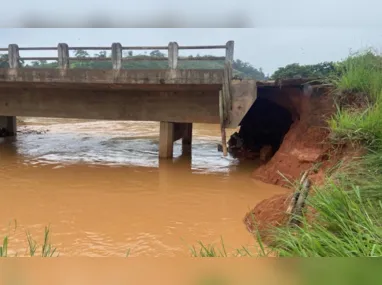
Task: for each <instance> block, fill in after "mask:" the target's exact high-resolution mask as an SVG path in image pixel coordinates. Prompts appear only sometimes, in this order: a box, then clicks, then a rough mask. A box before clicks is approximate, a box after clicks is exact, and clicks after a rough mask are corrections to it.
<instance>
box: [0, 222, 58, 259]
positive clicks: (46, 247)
mask: <svg viewBox="0 0 382 285" xmlns="http://www.w3.org/2000/svg"><path fill="white" fill-rule="evenodd" d="M16 228H17V224H16V223H15V231H16ZM50 233H51V232H50V227H49V226H46V227H45V230H44V240H43V242H42V244H41V254H40V256H41V257H53V256H59V255H58V254H57V255H55V253H56V248H55V247H53V245H52V244H51V242H50V236H51V234H50ZM26 237H27V242H28V245H27V249H26V251H25V256H30V257H32V256H36V252H37V250H38V248H39V246H38V243H37V241H36V240H35V239H34V238H33V237H32V235H31V233H30V232H29V231H26ZM9 240H10V238H9V236H5V237H4V239H3V245H2V246H0V257H12V256H14V257H17V256H18V253H17V252H16V253H15V254H14V255H9V254H8V246H9Z"/></svg>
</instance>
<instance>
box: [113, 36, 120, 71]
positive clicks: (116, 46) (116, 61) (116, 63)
mask: <svg viewBox="0 0 382 285" xmlns="http://www.w3.org/2000/svg"><path fill="white" fill-rule="evenodd" d="M111 62H112V64H113V69H116V70H119V69H121V68H122V45H121V44H120V43H113V44H112V45H111Z"/></svg>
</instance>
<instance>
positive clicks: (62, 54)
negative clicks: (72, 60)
mask: <svg viewBox="0 0 382 285" xmlns="http://www.w3.org/2000/svg"><path fill="white" fill-rule="evenodd" d="M57 51H58V67H59V68H60V69H68V68H69V46H68V45H67V44H65V43H60V44H58V46H57Z"/></svg>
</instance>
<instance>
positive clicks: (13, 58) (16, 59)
mask: <svg viewBox="0 0 382 285" xmlns="http://www.w3.org/2000/svg"><path fill="white" fill-rule="evenodd" d="M206 49H224V50H225V56H220V57H219V56H198V57H190V56H188V57H182V56H179V50H206ZM79 50H83V51H89V50H93V51H95V50H99V51H111V56H103V57H99V56H97V57H94V56H93V57H91V56H90V57H89V56H86V57H78V56H76V57H73V56H70V55H69V51H79ZM126 50H131V51H133V50H158V51H160V50H167V51H168V56H167V57H166V56H164V57H155V56H129V57H124V56H123V51H126ZM4 51H6V52H8V56H7V57H3V58H2V59H0V61H2V62H4V61H7V62H8V65H9V68H18V67H20V61H21V60H40V61H41V60H44V61H57V62H58V68H62V69H67V68H70V62H71V61H77V62H78V61H111V62H112V68H113V69H121V68H122V63H123V62H127V61H143V60H145V61H168V67H169V68H170V69H176V68H177V67H178V62H179V61H185V60H186V61H192V60H198V61H199V60H208V61H211V60H220V61H224V62H225V65H229V66H231V65H232V62H233V52H234V42H233V41H228V42H227V43H226V44H225V45H208V46H179V45H178V44H177V43H176V42H170V43H169V44H168V46H122V45H121V44H120V43H113V44H112V45H111V46H109V47H107V46H104V47H90V46H84V47H69V46H68V45H67V44H65V43H60V44H58V46H57V47H19V46H18V45H16V44H10V45H9V46H8V48H0V52H4ZM20 51H57V56H56V57H40V56H37V57H36V56H32V57H22V56H20Z"/></svg>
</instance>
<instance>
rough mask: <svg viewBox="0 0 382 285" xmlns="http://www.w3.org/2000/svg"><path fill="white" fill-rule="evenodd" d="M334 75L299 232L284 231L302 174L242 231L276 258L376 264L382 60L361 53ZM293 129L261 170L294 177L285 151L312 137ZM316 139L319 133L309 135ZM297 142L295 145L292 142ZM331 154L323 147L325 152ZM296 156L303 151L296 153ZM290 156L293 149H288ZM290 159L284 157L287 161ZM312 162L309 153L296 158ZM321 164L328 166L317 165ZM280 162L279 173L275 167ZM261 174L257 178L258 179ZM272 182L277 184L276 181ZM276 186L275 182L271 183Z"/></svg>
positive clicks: (380, 247) (380, 251)
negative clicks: (362, 259)
mask: <svg viewBox="0 0 382 285" xmlns="http://www.w3.org/2000/svg"><path fill="white" fill-rule="evenodd" d="M337 68H338V74H339V75H333V77H331V78H328V80H327V81H328V82H330V83H331V84H332V86H333V87H332V90H330V92H329V93H328V94H329V96H331V97H332V98H333V100H334V103H335V106H336V109H335V112H333V114H331V116H330V118H329V119H327V120H326V122H327V127H328V128H327V131H326V132H325V131H323V132H322V134H323V136H322V137H320V136H318V137H319V138H320V139H318V138H315V139H313V140H311V141H312V142H315V144H316V145H317V142H319V141H323V142H324V143H323V144H321V146H322V148H321V150H322V151H313V153H314V155H313V156H314V157H316V159H314V160H313V161H311V162H310V163H309V164H307V165H306V167H305V169H303V170H304V171H309V172H310V174H311V175H310V180H311V181H312V182H313V186H312V190H311V193H310V194H309V196H308V199H307V201H306V204H307V207H306V208H307V209H306V210H305V214H304V215H303V216H302V217H298V221H299V225H298V226H297V227H296V226H294V227H291V226H290V225H288V221H289V220H290V218H291V217H290V216H288V215H287V214H286V210H287V207H288V205H289V203H290V200H291V198H292V196H293V192H294V190H293V189H295V186H296V185H297V184H298V183H296V182H294V181H297V180H298V179H299V178H300V175H301V174H302V171H301V172H300V173H298V174H297V173H296V174H293V173H292V172H293V171H292V172H291V171H290V169H286V172H287V173H289V174H291V173H292V174H291V175H290V176H292V177H293V176H294V177H293V179H291V180H290V181H291V182H292V183H291V189H292V191H291V193H290V195H279V196H275V197H272V198H270V199H266V200H264V201H262V202H260V203H259V204H257V205H256V207H255V208H254V209H253V210H252V211H251V212H249V213H248V214H247V215H246V217H245V220H244V221H245V223H246V225H247V228H248V229H249V230H250V231H252V232H254V233H255V234H256V235H255V237H256V239H257V240H258V242H260V243H262V242H265V243H266V245H267V247H268V251H269V253H273V254H275V255H276V256H337V257H342V256H381V255H382V244H381V243H380V240H381V238H382V234H381V232H380V229H379V225H380V222H381V220H380V218H379V217H380V215H379V213H380V212H381V210H382V209H381V206H380V201H381V199H382V195H381V194H382V174H381V164H382V147H381V142H382V58H381V57H380V56H377V55H375V54H373V53H370V52H366V53H362V54H356V55H352V56H350V57H349V58H348V59H347V60H345V61H344V62H342V63H340V64H339V65H338V66H337ZM297 128H298V127H296V128H291V131H290V133H288V134H287V136H286V137H285V141H286V146H284V143H283V144H282V146H281V148H280V151H279V153H276V154H275V156H274V157H273V158H272V160H273V161H272V160H271V161H270V166H268V165H267V166H265V167H266V168H268V169H270V170H272V171H273V173H275V171H274V170H275V169H277V168H280V167H282V166H283V161H288V163H289V165H290V166H291V168H292V169H293V163H292V162H291V160H292V161H293V158H291V157H292V156H293V152H291V151H290V152H289V154H288V155H287V156H285V155H284V160H281V161H280V159H279V157H280V156H282V155H283V153H282V151H283V150H285V149H288V144H292V145H293V147H294V148H298V147H299V145H300V146H301V145H306V144H309V141H310V138H312V137H313V138H314V137H315V136H314V135H313V136H312V135H311V132H309V131H305V132H302V135H301V136H300V138H298V135H296V131H295V130H296V129H297ZM312 133H313V134H318V133H319V132H312ZM291 137H294V138H295V140H293V139H291ZM324 146H328V147H326V148H325V147H324ZM300 149H301V148H300ZM289 150H290V148H289ZM285 153H287V152H286V151H285V152H284V154H285ZM304 153H305V154H307V155H309V153H311V152H309V151H306V152H301V154H302V155H303V154H304ZM319 157H321V158H325V159H319ZM279 162H281V164H282V165H281V166H279V165H277V163H279ZM258 171H259V170H256V171H255V173H256V172H258ZM273 182H274V181H273ZM274 183H275V182H274Z"/></svg>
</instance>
